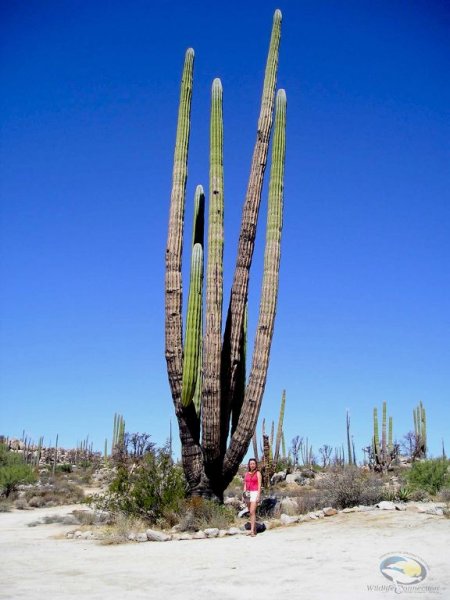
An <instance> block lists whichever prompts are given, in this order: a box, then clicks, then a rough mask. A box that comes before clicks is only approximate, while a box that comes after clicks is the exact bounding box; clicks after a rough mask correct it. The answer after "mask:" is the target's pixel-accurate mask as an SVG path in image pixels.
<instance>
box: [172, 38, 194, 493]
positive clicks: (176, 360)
mask: <svg viewBox="0 0 450 600" xmlns="http://www.w3.org/2000/svg"><path fill="white" fill-rule="evenodd" d="M193 71H194V51H193V50H192V48H189V49H188V50H187V51H186V55H185V61H184V67H183V75H182V80H181V91H180V103H179V108H178V124H177V134H176V141H175V153H174V163H173V175H172V193H171V198H170V214H169V232H168V236H167V246H166V256H165V261H166V272H165V355H166V362H167V374H168V378H169V385H170V389H171V394H172V399H173V403H174V407H175V414H176V416H177V419H178V425H179V430H180V440H181V453H182V460H183V469H184V473H185V476H186V479H187V481H188V484H189V487H190V489H191V490H195V489H196V488H197V487H198V486H201V484H202V482H201V477H202V468H203V459H202V452H201V448H200V445H199V443H198V437H199V426H198V418H197V415H196V412H195V407H194V404H193V403H191V404H190V405H189V406H187V407H183V406H182V404H181V388H182V376H183V375H182V373H183V327H182V283H181V255H182V246H183V223H184V203H185V192H186V181H187V159H188V148H189V133H190V114H191V99H192V83H193Z"/></svg>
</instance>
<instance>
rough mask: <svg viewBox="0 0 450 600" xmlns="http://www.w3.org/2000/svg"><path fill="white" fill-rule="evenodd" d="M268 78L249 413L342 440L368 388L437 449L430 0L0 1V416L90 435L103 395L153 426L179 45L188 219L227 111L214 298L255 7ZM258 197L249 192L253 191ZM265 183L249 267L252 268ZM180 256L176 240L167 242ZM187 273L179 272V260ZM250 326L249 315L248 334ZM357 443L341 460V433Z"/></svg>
mask: <svg viewBox="0 0 450 600" xmlns="http://www.w3.org/2000/svg"><path fill="white" fill-rule="evenodd" d="M277 7H278V8H280V9H281V10H282V12H283V32H282V41H281V51H280V69H279V77H278V85H279V87H284V88H285V89H286V91H287V96H288V127H287V136H288V141H287V161H286V183H285V226H284V231H283V241H282V267H281V281H280V292H279V304H278V315H277V321H276V327H275V336H274V342H273V346H272V355H271V364H270V368H269V376H268V381H267V386H266V393H265V398H264V402H263V406H262V412H261V415H262V416H265V417H266V419H267V420H268V421H270V420H271V419H272V418H276V417H277V414H278V408H279V402H280V398H281V392H282V389H283V388H286V390H287V406H286V422H285V432H286V439H287V440H288V441H289V440H291V439H292V437H293V436H294V435H296V434H299V435H302V436H305V437H306V436H307V437H309V440H310V442H312V443H313V445H314V449H315V450H316V451H317V449H318V447H319V446H321V445H322V444H324V443H328V444H330V445H333V446H335V445H340V444H341V443H342V442H344V440H345V411H346V409H349V410H350V413H351V418H352V430H353V434H354V438H355V445H356V448H357V450H359V449H360V448H361V447H362V446H364V445H367V444H368V443H369V440H370V435H371V426H372V410H373V407H374V406H378V407H380V408H381V404H382V402H383V400H386V401H387V403H388V412H389V414H391V415H393V417H394V434H395V437H397V438H401V437H402V436H403V435H404V434H405V433H406V432H407V431H408V430H410V429H412V427H413V421H412V410H413V408H414V406H416V405H417V403H418V402H419V401H420V400H422V401H423V402H424V405H425V407H426V409H427V411H428V435H429V445H430V448H431V451H432V453H433V454H438V453H439V452H440V448H441V439H442V438H444V439H445V441H446V444H447V449H448V450H450V435H449V433H450V432H449V428H450V426H449V423H450V408H449V406H450V402H449V400H450V351H449V340H450V277H449V262H450V241H449V240H450V236H449V230H450V194H449V189H450V169H449V164H450V162H449V159H450V147H449V140H450V120H449V106H450V86H449V78H448V61H449V57H450V5H449V4H448V2H445V1H438V0H434V1H433V0H431V1H429V0H424V1H419V0H408V1H406V0H404V1H399V0H389V1H382V0H380V1H379V2H370V1H369V0H356V1H350V0H349V1H346V0H344V1H337V0H336V1H331V0H324V1H320V2H318V1H316V0H308V1H301V0H295V1H294V0H292V1H291V0H287V1H283V2H280V3H278V4H271V3H270V2H261V1H255V0H248V1H247V2H235V1H234V0H232V1H229V2H226V3H214V2H205V1H198V2H185V1H183V2H181V1H174V2H168V1H160V2H149V1H148V0H145V1H137V0H131V1H129V2H123V1H121V2H119V1H108V2H106V1H103V0H98V1H95V2H85V1H81V0H80V1H75V0H67V1H65V2H57V1H54V0H46V1H42V0H39V1H35V0H29V1H27V2H26V3H23V2H19V1H11V0H10V1H4V2H2V3H1V15H0V23H1V25H0V27H1V32H0V39H1V40H2V41H1V71H0V83H1V88H2V95H1V99H0V113H1V155H0V165H1V167H0V169H1V171H0V185H1V190H0V192H1V219H2V221H1V234H2V242H1V244H2V247H1V273H0V281H1V300H0V302H1V305H0V308H1V318H2V323H1V410H0V433H3V434H7V435H10V436H20V435H21V434H22V430H23V429H25V430H26V432H27V433H28V435H29V436H31V437H33V438H35V439H37V438H38V437H39V436H40V435H44V436H45V440H46V441H47V442H48V441H50V439H52V440H54V439H55V437H56V434H57V433H59V439H60V443H61V444H62V445H65V446H71V445H74V444H75V443H76V441H77V440H81V439H84V438H85V437H86V435H87V434H89V436H90V439H93V440H94V443H95V445H96V447H98V448H102V446H103V440H104V438H105V437H106V436H108V437H109V438H110V437H111V429H112V421H113V415H114V412H120V413H122V414H123V415H124V416H125V419H126V423H127V430H129V431H147V432H149V433H151V434H152V436H153V439H154V441H156V442H158V443H161V442H163V441H164V439H165V438H166V437H167V435H168V430H169V421H170V419H172V423H173V427H174V430H176V431H177V429H176V419H175V417H174V414H173V407H172V401H171V398H170V394H169V387H168V383H167V376H166V369H165V360H164V331H163V327H164V318H163V311H164V308H163V304H164V301H163V285H164V249H165V241H166V233H167V218H168V210H169V196H170V188H171V169H172V156H173V144H174V138H175V127H176V115H177V106H178V95H179V79H180V74H181V68H182V63H183V57H184V52H185V50H186V48H187V47H189V46H192V47H193V48H194V49H195V53H196V59H195V75H194V96H193V113H192V137H191V147H190V161H189V180H188V190H187V198H188V208H187V223H188V224H189V225H188V230H187V235H188V236H189V235H190V233H189V231H190V229H189V228H190V215H191V212H190V205H191V203H192V198H193V193H194V189H195V186H196V185H197V184H198V183H203V184H204V185H205V187H207V185H208V128H209V125H208V119H209V95H210V86H211V82H212V80H213V78H214V77H220V78H221V79H222V83H223V87H224V118H225V209H226V217H225V218H226V222H225V227H226V239H225V270H226V278H225V284H226V287H225V304H227V303H228V296H229V285H230V281H231V274H232V270H233V268H234V261H235V257H236V254H235V253H236V242H237V234H238V225H239V221H240V213H241V206H242V200H243V197H244V195H245V189H246V182H247V176H248V172H249V165H250V158H251V152H252V148H253V144H254V139H255V133H256V121H257V116H258V111H259V102H260V94H261V87H262V77H263V70H264V63H265V58H266V54H267V47H268V40H269V35H270V28H271V22H272V14H273V12H274V10H275V8H277ZM265 198H266V194H265ZM264 222H265V200H264V204H263V212H262V214H261V222H260V229H259V237H258V247H257V250H256V252H257V254H258V256H257V257H256V259H255V265H254V266H255V269H254V271H253V275H252V279H251V295H250V302H251V304H250V312H251V314H250V322H249V326H250V330H251V331H254V328H255V324H256V318H257V301H258V297H259V289H260V284H261V262H262V250H263V242H264ZM185 265H187V261H186V260H185ZM185 281H186V278H185ZM251 337H252V336H251ZM359 458H362V455H361V452H359Z"/></svg>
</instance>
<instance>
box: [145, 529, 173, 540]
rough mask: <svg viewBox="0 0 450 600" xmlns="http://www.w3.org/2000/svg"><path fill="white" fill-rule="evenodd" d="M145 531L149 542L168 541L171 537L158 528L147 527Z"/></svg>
mask: <svg viewBox="0 0 450 600" xmlns="http://www.w3.org/2000/svg"><path fill="white" fill-rule="evenodd" d="M145 533H146V535H147V539H148V541H149V542H168V541H169V540H170V539H171V537H170V535H167V533H164V532H163V531H157V530H156V529H147V531H146V532H145Z"/></svg>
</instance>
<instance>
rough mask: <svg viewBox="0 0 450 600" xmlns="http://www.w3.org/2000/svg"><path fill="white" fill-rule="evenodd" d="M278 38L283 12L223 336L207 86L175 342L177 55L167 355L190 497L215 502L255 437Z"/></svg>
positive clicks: (275, 30) (264, 339)
mask: <svg viewBox="0 0 450 600" xmlns="http://www.w3.org/2000/svg"><path fill="white" fill-rule="evenodd" d="M280 34H281V12H280V11H279V10H277V11H275V14H274V17H273V27H272V34H271V38H270V45H269V52H268V57H267V63H266V68H265V76H264V85H263V92H262V100H261V109H260V115H259V120H258V125H257V134H256V142H255V147H254V151H253V157H252V161H251V167H250V176H249V180H248V187H247V192H246V195H245V200H244V205H243V211H242V221H241V227H240V233H239V242H238V247H237V259H236V267H235V271H234V277H233V282H232V287H231V293H230V299H229V304H228V312H227V315H226V321H225V328H224V333H223V331H222V330H223V322H222V318H223V314H222V313H223V293H224V292H223V244H224V221H223V216H224V204H225V197H224V175H223V118H222V84H221V81H220V80H219V79H215V80H214V81H213V83H212V97H211V117H210V157H209V160H210V163H209V164H210V166H209V173H210V180H209V192H208V194H205V192H204V190H203V187H202V186H201V185H198V186H197V188H196V194H195V198H194V203H195V208H194V222H193V225H192V229H193V232H192V244H191V271H190V282H189V294H188V302H187V317H186V326H185V335H184V343H183V322H182V321H183V319H182V306H183V305H182V277H181V272H182V248H183V235H184V234H183V232H184V212H185V195H186V183H187V161H188V147H189V134H190V112H191V100H192V93H193V71H194V51H193V50H192V49H191V48H189V49H188V50H187V52H186V56H185V62H184V69H183V74H182V81H181V93H180V103H179V112H178V124H177V133H176V142H175V153H174V165H173V183H172V193H171V201H170V217H169V231H168V238H167V247H166V275H165V355H166V361H167V372H168V378H169V384H170V388H171V393H172V398H173V403H174V407H175V413H176V416H177V420H178V425H179V431H180V439H181V446H182V461H183V469H184V473H185V476H186V480H187V482H188V486H189V493H190V494H192V495H201V496H205V497H215V498H218V499H222V497H223V491H224V490H225V488H226V487H227V485H228V484H229V483H230V481H231V480H232V478H233V476H234V475H235V474H236V472H237V470H238V467H239V465H240V463H241V462H242V459H243V458H244V456H245V454H246V452H247V449H248V446H249V444H250V441H251V439H252V437H253V435H254V432H255V427H256V423H257V420H258V415H259V411H260V407H261V402H262V398H263V393H264V388H265V383H266V377H267V370H268V365H269V354H270V347H271V342H272V336H273V330H274V321H275V313H276V304H277V295H278V280H279V264H280V243H281V229H282V211H283V178H284V162H285V128H286V94H285V91H284V90H282V89H279V90H278V92H277V93H276V79H277V67H278V51H279V44H280ZM274 110H275V118H274V119H273V113H274ZM273 121H274V127H273V130H274V131H273V140H272V157H271V167H270V181H269V199H268V215H267V225H266V243H265V252H264V273H263V283H262V290H261V298H260V305H259V317H258V323H257V330H256V335H255V342H254V349H253V358H252V361H251V368H250V373H249V375H248V377H247V374H246V345H247V311H248V306H247V299H248V290H249V276H250V267H251V264H252V258H253V250H254V244H255V236H256V228H257V221H258V213H259V208H260V202H261V195H262V186H263V181H264V173H265V169H266V164H267V157H268V150H269V142H270V139H271V133H272V123H273ZM206 204H207V205H208V215H207V217H206V216H205V205H206ZM205 223H207V233H206V235H207V245H206V250H205V243H204V224H205ZM204 271H206V276H205V277H204Z"/></svg>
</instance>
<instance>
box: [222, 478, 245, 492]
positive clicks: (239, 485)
mask: <svg viewBox="0 0 450 600" xmlns="http://www.w3.org/2000/svg"><path fill="white" fill-rule="evenodd" d="M242 490H243V480H242V477H240V476H239V475H235V476H234V477H233V480H232V481H231V483H230V485H229V486H228V487H227V489H226V490H225V492H224V496H225V497H230V496H241V495H242Z"/></svg>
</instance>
